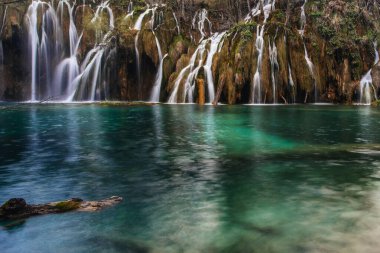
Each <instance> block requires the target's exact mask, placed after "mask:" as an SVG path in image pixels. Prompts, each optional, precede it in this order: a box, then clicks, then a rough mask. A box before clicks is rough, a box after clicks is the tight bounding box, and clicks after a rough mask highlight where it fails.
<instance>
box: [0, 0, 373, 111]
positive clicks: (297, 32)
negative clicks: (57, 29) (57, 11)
mask: <svg viewBox="0 0 380 253" xmlns="http://www.w3.org/2000/svg"><path fill="white" fill-rule="evenodd" d="M31 2H32V1H11V0H5V1H0V20H2V21H0V24H1V25H2V27H3V29H2V33H1V40H2V46H3V54H4V56H3V66H2V67H1V68H0V74H1V78H0V99H2V100H8V101H25V100H29V99H30V93H31V78H32V70H31V63H30V62H31V60H30V52H29V51H28V41H29V39H28V27H27V26H26V21H25V16H26V13H27V11H28V7H29V5H30V4H31ZM68 2H70V3H71V1H68ZM86 2H89V3H86ZM101 2H102V1H95V3H94V1H77V4H76V5H74V6H73V15H74V22H75V26H76V28H77V30H78V32H79V33H80V34H82V37H81V43H80V45H79V49H78V54H77V59H78V61H79V63H83V61H85V58H86V55H87V54H88V53H89V52H90V51H91V50H92V49H93V48H94V45H95V44H97V43H98V44H99V42H97V41H98V36H99V34H100V33H101V34H107V33H110V35H109V37H110V38H112V39H109V40H107V41H105V42H104V41H103V43H105V44H106V45H105V46H104V47H106V48H107V50H108V51H107V55H111V53H112V57H105V58H106V59H105V60H104V62H102V64H104V68H103V70H104V73H105V74H104V75H103V76H102V79H101V80H100V81H99V83H100V84H99V85H104V86H107V87H106V88H105V90H106V91H107V92H104V95H99V97H97V99H100V100H115V101H116V100H117V101H148V100H150V98H151V93H152V89H153V87H154V83H155V80H156V78H157V71H158V70H159V66H160V55H159V52H158V48H157V40H158V41H159V43H160V46H161V49H162V56H165V58H164V60H163V61H162V86H161V88H160V96H159V97H160V102H167V101H169V99H170V98H171V97H172V94H173V92H175V90H176V85H178V88H177V89H178V91H177V93H178V96H176V97H175V98H173V99H172V102H173V101H174V102H195V103H200V104H204V103H209V102H210V103H227V104H244V103H252V102H260V103H284V104H286V103H314V102H328V103H349V104H350V103H356V102H360V92H361V89H360V80H361V79H362V77H363V76H364V75H365V74H366V73H367V72H368V71H369V70H371V69H372V71H371V76H372V80H373V81H372V84H371V89H370V93H371V98H372V100H375V99H376V98H377V95H379V94H378V93H379V87H380V63H378V64H377V65H376V66H374V62H375V58H376V54H375V52H376V50H378V48H376V47H378V46H377V45H380V43H377V42H379V41H380V33H379V32H380V19H379V14H380V1H378V0H368V1H365V0H354V1H352V0H333V1H328V0H309V1H307V2H306V3H305V1H303V0H277V1H269V0H265V1H261V0H260V1H257V0H240V1H229V0H203V1H201V0H193V1H191V0H190V1H185V0H161V1H153V0H149V1H148V0H147V1H143V0H134V1H132V2H133V5H131V4H130V1H129V0H123V1H116V0H111V1H109V6H110V8H111V9H112V11H113V15H114V20H115V27H114V29H112V30H110V27H109V25H108V24H109V21H110V16H109V15H108V13H107V12H106V11H102V12H101V13H100V16H101V19H100V21H99V22H93V20H94V15H95V13H96V10H97V6H98V5H99V4H100V3H101ZM83 3H86V5H83ZM147 4H149V5H150V8H153V6H155V7H154V8H155V10H154V12H153V11H151V12H149V13H148V14H147V15H146V16H145V18H144V19H143V20H142V29H141V31H137V30H136V29H134V25H135V23H136V22H137V20H138V18H139V17H140V15H141V14H142V13H144V12H145V10H146V9H147V8H149V7H147ZM269 5H270V6H272V7H271V8H270V10H269V11H268V8H267V7H268V6H269ZM256 7H257V10H256V12H252V10H255V8H256ZM202 10H205V11H206V12H204V13H203V12H202ZM303 10H304V17H305V19H303ZM132 11H133V15H127V14H128V13H131V12H132ZM41 12H43V10H41ZM202 13H203V14H205V13H206V14H205V15H207V16H206V17H207V19H201V18H200V17H201V15H202ZM152 17H153V18H152ZM62 20H63V24H62V27H63V29H62V34H63V36H64V38H65V39H64V41H65V42H66V43H65V45H63V46H64V47H65V48H66V51H69V35H68V33H69V32H68V31H69V26H70V24H69V23H70V22H69V18H68V17H63V19H62ZM177 21H178V25H177ZM37 22H43V21H42V14H41V15H40V16H38V17H37ZM263 27H264V28H263ZM262 29H263V33H262V39H263V42H262V48H260V43H258V35H260V32H261V30H262ZM302 31H303V32H302ZM39 32H40V31H39ZM222 32H225V35H224V36H223V38H222V39H221V41H220V43H219V45H218V48H217V52H216V53H215V55H214V57H213V58H212V59H211V62H212V66H211V73H212V78H211V79H212V80H213V90H214V92H215V96H211V94H210V90H208V89H207V87H208V85H209V79H208V77H207V73H206V68H205V65H206V61H207V58H208V55H209V53H210V51H211V47H212V40H209V41H207V42H205V45H204V52H203V53H200V52H201V50H200V48H199V47H200V45H201V44H202V42H201V41H202V39H203V41H205V40H206V39H208V38H210V37H212V36H216V35H215V33H222ZM156 38H157V40H156ZM137 51H138V53H139V54H137ZM194 53H196V54H195V55H194ZM307 56H308V57H307ZM192 58H194V59H195V61H193V62H192ZM308 60H310V62H311V64H312V65H310V62H308ZM138 62H139V63H140V64H139V65H138ZM189 63H190V64H191V63H194V64H193V65H195V66H189ZM0 64H1V62H0ZM186 67H187V68H188V69H187V71H184V69H186ZM197 67H199V69H196V68H197ZM139 68H140V70H141V71H140V74H138V73H139V71H138V69H139ZM192 70H193V72H194V71H195V70H197V71H195V72H194V73H195V76H194V78H189V75H191V72H192ZM181 72H183V73H181ZM255 74H256V76H258V79H257V78H256V81H255ZM258 74H259V75H258ZM179 77H182V78H179ZM43 78H45V77H44V76H43V75H41V77H40V79H43ZM189 80H190V81H191V82H190V86H189V85H188V84H187V81H189ZM258 83H259V84H260V85H259V86H258ZM187 85H188V86H187ZM189 87H190V88H189ZM257 87H260V89H259V90H257ZM45 89H47V88H46V87H45V86H44V85H43V84H41V85H40V86H39V87H38V92H39V93H40V94H45V91H44V90H45ZM88 89H90V88H88V87H87V86H86V87H84V88H82V90H81V91H80V92H77V93H76V94H75V98H76V99H78V100H83V99H86V98H87V97H86V96H84V95H83V94H85V93H86V90H88ZM99 89H100V88H99ZM189 90H192V92H193V97H192V98H191V99H192V100H191V101H190V98H189V97H188V96H189V95H188V92H189ZM259 94H260V99H259ZM45 99H46V100H48V99H51V98H50V97H48V96H47V95H46V96H44V95H41V97H40V100H45ZM210 100H212V101H210Z"/></svg>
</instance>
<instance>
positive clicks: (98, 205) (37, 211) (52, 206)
mask: <svg viewBox="0 0 380 253" xmlns="http://www.w3.org/2000/svg"><path fill="white" fill-rule="evenodd" d="M122 201H123V198H121V197H117V196H112V197H110V198H107V199H103V200H99V201H84V200H82V199H79V198H72V199H69V200H65V201H60V202H51V203H46V204H39V205H29V204H27V202H26V201H25V200H24V199H22V198H13V199H10V200H8V201H7V202H5V203H4V204H3V205H2V206H1V207H0V219H24V218H28V217H31V216H37V215H46V214H57V213H65V212H71V211H77V212H96V211H99V210H102V209H104V208H107V207H112V206H115V205H117V204H119V203H120V202H122Z"/></svg>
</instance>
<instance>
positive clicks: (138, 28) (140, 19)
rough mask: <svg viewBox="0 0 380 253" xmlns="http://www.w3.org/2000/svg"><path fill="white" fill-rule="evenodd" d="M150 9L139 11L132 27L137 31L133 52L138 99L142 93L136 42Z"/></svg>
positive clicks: (138, 53)
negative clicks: (139, 13) (134, 55)
mask: <svg viewBox="0 0 380 253" xmlns="http://www.w3.org/2000/svg"><path fill="white" fill-rule="evenodd" d="M152 10H153V9H150V8H148V9H146V10H145V11H144V12H143V13H141V15H140V16H139V17H138V19H137V20H136V23H135V26H134V27H133V29H134V30H136V31H137V34H136V36H135V53H136V68H137V82H138V87H139V91H138V97H139V99H141V98H142V94H141V80H140V79H141V66H140V52H139V46H138V43H139V37H140V31H141V29H142V25H143V21H144V18H145V16H146V15H148V14H149V12H151V11H152Z"/></svg>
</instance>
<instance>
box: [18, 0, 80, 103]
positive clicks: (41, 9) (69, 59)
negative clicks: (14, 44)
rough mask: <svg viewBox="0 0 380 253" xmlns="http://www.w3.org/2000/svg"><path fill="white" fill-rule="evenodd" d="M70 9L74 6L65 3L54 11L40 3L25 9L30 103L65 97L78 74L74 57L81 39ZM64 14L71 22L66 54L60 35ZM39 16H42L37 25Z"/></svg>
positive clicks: (45, 4)
mask: <svg viewBox="0 0 380 253" xmlns="http://www.w3.org/2000/svg"><path fill="white" fill-rule="evenodd" d="M73 9H74V6H71V4H70V3H69V1H68V0H60V1H59V2H58V3H57V9H56V10H55V9H54V5H53V4H52V3H47V2H42V1H39V0H38V1H33V2H32V3H31V4H30V6H29V7H28V10H27V13H26V16H25V23H26V26H27V29H28V50H29V54H30V59H31V98H30V100H31V101H32V102H35V101H37V100H45V99H57V98H60V97H61V96H67V95H68V94H69V91H70V85H71V83H72V82H73V80H74V79H75V77H76V76H77V75H78V74H79V66H78V62H77V58H76V55H77V50H78V47H79V41H80V38H79V37H78V33H77V29H76V27H75V23H74V17H73ZM65 13H67V14H68V17H69V19H70V20H69V31H68V32H69V33H68V36H69V37H68V38H69V45H68V46H69V52H66V45H65V42H64V35H63V30H64V29H63V26H64V20H63V18H64V15H65ZM39 14H41V15H42V23H41V24H40V25H39V23H38V17H39ZM39 31H41V32H39ZM43 88H45V89H43ZM43 91H45V92H43Z"/></svg>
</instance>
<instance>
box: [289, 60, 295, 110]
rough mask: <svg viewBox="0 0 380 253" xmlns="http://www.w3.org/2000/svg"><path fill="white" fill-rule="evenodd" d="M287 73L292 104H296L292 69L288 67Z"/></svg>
mask: <svg viewBox="0 0 380 253" xmlns="http://www.w3.org/2000/svg"><path fill="white" fill-rule="evenodd" d="M288 71H289V84H290V87H291V88H292V98H293V103H296V92H295V86H294V80H293V75H292V69H291V67H290V65H289V67H288Z"/></svg>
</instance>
